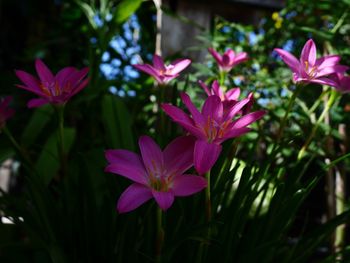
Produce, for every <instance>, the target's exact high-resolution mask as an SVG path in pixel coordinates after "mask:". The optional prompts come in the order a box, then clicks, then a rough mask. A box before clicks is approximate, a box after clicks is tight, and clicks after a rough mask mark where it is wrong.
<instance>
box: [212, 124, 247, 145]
mask: <svg viewBox="0 0 350 263" xmlns="http://www.w3.org/2000/svg"><path fill="white" fill-rule="evenodd" d="M247 132H250V129H249V128H246V127H243V128H231V127H228V128H227V129H226V131H225V133H224V135H223V136H222V137H221V138H219V139H217V140H215V142H217V143H222V142H224V141H226V140H227V139H232V138H235V137H238V136H241V135H243V134H246V133H247Z"/></svg>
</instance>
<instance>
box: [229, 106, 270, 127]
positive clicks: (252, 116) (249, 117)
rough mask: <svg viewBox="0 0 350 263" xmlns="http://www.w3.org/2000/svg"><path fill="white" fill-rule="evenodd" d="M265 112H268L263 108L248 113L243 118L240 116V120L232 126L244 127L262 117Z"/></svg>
mask: <svg viewBox="0 0 350 263" xmlns="http://www.w3.org/2000/svg"><path fill="white" fill-rule="evenodd" d="M265 114H266V112H265V111H263V110H260V111H255V112H252V113H249V114H246V115H244V116H242V117H241V118H239V119H238V120H236V121H235V122H234V123H233V125H232V128H234V129H239V128H244V127H246V126H248V125H249V124H251V123H253V122H255V121H257V120H258V119H260V118H262V117H263V116H264V115H265Z"/></svg>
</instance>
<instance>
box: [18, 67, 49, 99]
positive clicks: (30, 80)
mask: <svg viewBox="0 0 350 263" xmlns="http://www.w3.org/2000/svg"><path fill="white" fill-rule="evenodd" d="M15 73H16V76H17V77H18V78H19V79H20V80H21V81H22V82H23V83H24V84H25V85H26V87H24V86H18V87H20V88H23V89H26V90H28V91H34V90H36V91H37V92H40V93H41V94H42V91H41V89H40V82H39V80H38V79H36V78H35V77H34V76H32V75H31V74H29V73H27V72H25V71H22V70H16V71H15Z"/></svg>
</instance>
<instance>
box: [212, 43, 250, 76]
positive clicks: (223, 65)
mask: <svg viewBox="0 0 350 263" xmlns="http://www.w3.org/2000/svg"><path fill="white" fill-rule="evenodd" d="M208 51H209V53H210V54H211V55H212V56H213V58H214V59H215V60H216V62H217V63H218V65H219V69H220V71H224V72H229V71H230V70H231V69H232V68H233V67H234V66H236V65H238V64H240V63H242V62H244V61H246V60H248V54H247V53H246V52H241V53H238V54H236V53H235V52H234V51H233V50H232V49H228V50H227V51H226V52H225V53H224V54H223V55H220V54H219V53H218V52H217V51H216V50H215V49H213V48H208Z"/></svg>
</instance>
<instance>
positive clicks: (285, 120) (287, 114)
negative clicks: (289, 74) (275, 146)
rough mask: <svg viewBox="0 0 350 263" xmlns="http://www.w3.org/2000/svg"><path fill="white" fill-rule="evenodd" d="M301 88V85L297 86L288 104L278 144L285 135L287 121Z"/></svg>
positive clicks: (279, 131)
mask: <svg viewBox="0 0 350 263" xmlns="http://www.w3.org/2000/svg"><path fill="white" fill-rule="evenodd" d="M301 87H302V85H301V84H297V85H296V89H295V91H294V92H293V95H292V97H291V98H290V100H289V104H288V107H287V110H286V112H285V114H284V116H283V119H282V122H281V125H280V128H279V130H278V133H277V140H276V141H277V143H279V142H280V140H281V138H282V136H283V133H284V128H285V127H286V124H287V119H288V116H289V113H290V112H291V110H292V107H293V105H294V102H295V99H296V98H297V96H298V94H299V92H300V90H301Z"/></svg>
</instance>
